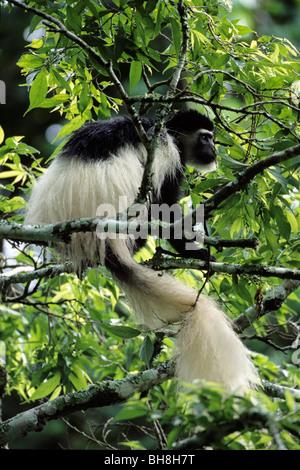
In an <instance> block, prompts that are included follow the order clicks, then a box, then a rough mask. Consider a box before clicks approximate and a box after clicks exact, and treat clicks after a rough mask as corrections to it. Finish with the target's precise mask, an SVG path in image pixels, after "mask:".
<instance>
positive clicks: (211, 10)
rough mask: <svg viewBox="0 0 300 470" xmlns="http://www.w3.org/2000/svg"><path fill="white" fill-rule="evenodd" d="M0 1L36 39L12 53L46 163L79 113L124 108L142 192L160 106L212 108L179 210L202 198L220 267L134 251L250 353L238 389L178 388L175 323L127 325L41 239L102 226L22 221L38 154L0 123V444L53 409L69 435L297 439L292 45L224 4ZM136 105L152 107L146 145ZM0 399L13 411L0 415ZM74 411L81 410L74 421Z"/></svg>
mask: <svg viewBox="0 0 300 470" xmlns="http://www.w3.org/2000/svg"><path fill="white" fill-rule="evenodd" d="M3 3H4V4H5V7H6V8H9V9H16V8H18V9H20V10H22V11H23V12H24V15H27V17H28V22H29V33H30V35H31V37H32V41H31V43H30V44H28V46H27V47H26V50H25V51H24V53H23V54H22V56H21V57H20V59H19V61H18V66H19V68H20V72H21V74H22V83H23V84H26V86H27V88H28V90H29V104H28V109H27V111H26V113H25V116H24V119H26V120H30V119H31V113H32V111H33V110H35V109H37V108H44V109H49V116H50V113H51V116H52V117H51V119H52V120H53V114H54V115H55V117H56V120H57V123H58V124H59V125H60V131H59V132H58V134H57V136H56V138H55V142H54V146H53V153H52V155H51V157H50V159H52V158H54V157H55V156H56V155H57V154H58V152H59V150H60V148H61V146H62V145H63V141H64V140H65V139H66V138H68V136H69V135H70V134H71V133H72V132H73V131H74V130H75V129H78V128H79V127H80V126H82V125H83V124H84V123H85V122H86V121H91V120H98V119H109V118H110V117H112V116H115V115H117V114H128V115H129V116H130V118H131V119H132V122H133V124H134V126H135V128H136V130H137V132H138V135H139V138H140V140H141V142H142V143H143V144H144V145H145V147H146V149H147V152H148V159H147V164H146V167H145V172H144V179H143V185H142V188H141V193H140V195H139V197H140V201H144V200H145V199H146V198H147V194H148V192H149V189H150V186H151V164H152V157H153V153H154V150H155V144H156V139H157V137H158V135H159V133H160V131H161V127H162V125H163V122H164V119H165V118H166V116H167V115H168V113H169V112H170V111H171V110H174V109H182V108H194V109H197V110H199V111H201V112H205V113H208V114H209V116H210V117H211V118H212V119H213V121H214V123H215V142H216V147H217V153H218V169H217V170H216V171H215V172H212V173H210V174H206V175H200V174H198V173H197V172H195V171H193V170H192V169H191V168H188V170H187V173H186V177H185V180H184V186H183V191H184V197H183V199H182V205H183V207H188V206H189V205H191V206H192V207H194V208H195V207H196V206H197V204H204V210H205V216H206V230H207V231H206V236H205V239H204V244H205V245H206V246H208V247H209V249H210V251H211V253H212V254H213V255H214V256H215V258H216V262H211V263H210V266H209V269H208V270H207V269H206V268H205V263H203V262H200V261H196V260H191V259H184V258H180V257H179V256H176V255H175V254H173V255H172V253H170V248H169V245H168V243H167V241H166V240H154V239H153V238H149V240H148V244H147V247H146V248H144V249H143V250H141V252H139V253H138V255H137V256H136V259H137V261H138V262H141V263H146V264H148V265H149V266H151V267H152V268H153V269H157V270H169V271H170V270H171V271H172V273H173V275H174V276H176V277H178V278H179V279H180V280H181V281H182V282H185V283H187V284H189V285H191V286H194V287H195V288H196V289H198V290H199V291H201V292H204V293H205V294H206V295H208V296H211V297H212V298H215V299H216V300H217V301H218V303H219V304H220V306H221V308H222V309H223V310H224V311H225V313H226V314H227V315H228V317H229V318H230V319H231V320H232V322H233V325H234V327H235V329H236V331H237V333H238V334H239V335H240V337H241V338H242V339H243V340H244V341H245V342H246V344H247V345H248V347H249V348H250V349H251V350H252V354H253V358H254V362H255V365H256V367H257V369H258V371H259V374H260V377H261V379H262V386H261V387H260V388H259V389H258V390H256V391H251V392H250V393H249V395H247V396H245V397H240V396H238V395H235V394H234V393H233V394H230V395H229V396H228V395H224V393H223V391H222V389H221V387H220V386H218V384H208V383H207V384H203V386H202V387H201V388H199V386H198V385H195V384H190V385H189V387H188V388H187V389H185V390H184V392H181V391H180V392H178V391H177V389H176V378H174V364H173V359H172V357H173V355H172V350H173V339H174V338H173V337H174V332H172V331H171V330H170V331H169V330H168V329H164V330H162V331H156V332H153V331H149V330H147V329H146V328H145V326H144V325H137V324H136V323H134V321H133V319H132V317H131V315H130V310H129V307H128V306H127V304H126V299H125V298H124V296H123V294H122V292H121V291H119V289H118V287H117V286H116V284H115V282H114V280H113V278H112V277H111V275H110V273H109V272H108V271H107V270H106V269H105V268H103V267H101V266H100V267H99V268H98V269H89V270H87V271H86V272H84V273H82V275H81V276H78V275H77V274H76V272H74V268H73V266H72V264H71V263H66V262H62V261H60V260H57V259H55V258H51V257H50V256H49V252H50V251H51V248H50V249H49V245H51V242H53V241H62V242H63V243H67V242H68V241H69V240H70V237H71V236H72V233H75V232H78V231H95V230H96V229H97V227H99V224H102V226H101V227H102V229H103V230H104V229H105V223H103V221H101V220H99V218H96V214H95V218H93V219H84V220H77V221H66V223H65V224H60V225H57V226H45V227H38V226H24V225H23V224H22V222H23V217H24V208H26V200H27V197H28V194H29V192H30V190H31V187H32V185H33V182H34V180H35V179H36V178H37V177H38V176H39V175H41V174H42V173H43V172H44V171H45V168H46V167H47V165H48V163H49V162H48V161H46V159H45V158H44V156H43V155H42V154H40V152H39V149H36V148H33V147H32V146H30V145H28V144H26V136H10V135H5V125H3V127H0V143H1V148H0V165H1V173H0V178H1V194H0V211H1V215H2V220H1V221H0V238H2V239H5V240H6V243H7V244H9V245H10V246H11V248H12V249H13V251H12V255H10V256H7V255H5V254H4V255H3V256H2V257H1V265H0V266H1V274H0V292H1V304H0V310H1V315H0V340H1V343H0V346H1V348H2V349H0V358H2V361H1V360H0V372H1V374H0V391H1V394H2V395H3V397H2V401H3V403H4V407H3V410H2V418H3V423H2V424H0V443H1V444H2V445H5V444H8V446H12V447H13V446H14V445H16V446H18V445H19V446H20V445H21V442H22V440H23V439H24V436H27V434H29V433H30V432H32V431H39V430H41V429H42V428H43V427H44V425H45V424H46V423H47V422H48V421H57V420H58V419H60V418H61V419H62V420H63V423H64V425H65V426H66V428H68V429H69V430H70V432H72V433H73V434H72V436H73V440H72V445H73V446H74V448H83V447H85V446H87V447H92V448H100V449H108V450H120V449H134V450H140V449H164V450H184V449H193V450H197V449H232V450H240V449H281V450H282V449H299V447H300V427H299V416H300V412H299V399H300V392H299V385H300V376H299V363H300V359H299V358H300V349H299V348H300V339H299V338H300V320H299V286H300V251H299V246H300V245H299V214H300V208H299V179H300V178H299V162H300V127H299V109H300V108H299V105H300V80H299V74H300V62H299V52H298V50H297V48H296V47H295V46H294V45H293V44H292V43H291V42H290V41H289V40H287V39H282V38H279V37H275V36H264V35H259V34H258V33H257V32H255V31H253V30H251V29H250V28H249V27H248V26H245V25H243V24H241V22H240V21H238V20H235V19H232V18H231V17H230V11H231V2H230V1H229V0H225V1H222V2H218V1H213V2H208V1H206V0H191V1H188V0H174V1H168V2H167V1H164V0H150V1H147V2H146V1H139V0H114V1H104V0H103V1H100V0H99V1H98V0H75V1H73V0H72V1H71V0H67V1H66V2H64V3H55V2H54V3H53V2H50V1H48V0H39V1H38V2H30V1H26V2H20V1H18V0H8V1H6V2H3ZM0 78H1V77H0ZM20 81H21V80H20ZM7 85H8V84H7ZM1 106H5V105H4V104H1ZM145 115H150V116H151V117H152V118H153V119H155V120H156V126H155V131H154V135H153V138H152V139H151V140H148V138H147V136H146V135H145V132H144V129H143V127H142V125H141V117H142V116H145ZM49 119H50V117H49ZM116 224H118V221H116ZM4 253H5V252H4ZM10 397H13V399H14V401H15V402H22V403H24V402H25V403H26V410H25V409H23V408H22V409H21V413H19V414H17V412H15V413H11V414H10V415H7V414H6V411H5V403H6V400H9V398H10ZM78 410H86V412H85V414H84V415H80V418H78V415H76V413H75V412H76V411H78ZM91 410H93V411H91ZM72 412H74V413H75V415H73V414H71V415H70V413H72ZM69 416H70V418H69ZM74 416H75V417H74ZM72 419H73V421H72ZM46 431H47V429H45V431H44V432H46ZM77 435H78V436H80V441H77V438H76V437H74V436H77ZM61 439H62V440H63V439H64V438H63V437H62V438H61ZM57 440H59V437H58V438H57ZM25 443H26V440H25ZM25 445H26V444H25ZM27 445H28V446H30V445H33V446H34V445H35V444H30V441H29V444H27Z"/></svg>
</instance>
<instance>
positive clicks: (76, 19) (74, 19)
mask: <svg viewBox="0 0 300 470" xmlns="http://www.w3.org/2000/svg"><path fill="white" fill-rule="evenodd" d="M67 25H68V27H69V28H71V29H73V30H74V31H75V33H78V32H79V31H80V30H81V15H80V14H78V12H77V11H76V9H75V8H71V7H67Z"/></svg>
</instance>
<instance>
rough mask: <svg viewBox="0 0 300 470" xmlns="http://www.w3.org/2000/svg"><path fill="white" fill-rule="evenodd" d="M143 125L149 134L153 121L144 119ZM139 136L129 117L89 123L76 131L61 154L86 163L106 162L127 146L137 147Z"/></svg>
mask: <svg viewBox="0 0 300 470" xmlns="http://www.w3.org/2000/svg"><path fill="white" fill-rule="evenodd" d="M142 124H143V127H144V129H145V131H146V132H147V131H148V130H149V129H150V128H151V127H152V126H153V121H151V120H150V119H146V118H143V119H142ZM139 142H140V139H139V137H138V134H137V132H136V130H135V128H134V125H133V124H132V121H131V119H130V118H129V117H128V116H121V117H116V118H114V119H112V120H111V121H95V122H89V123H87V124H85V125H83V126H82V127H80V129H78V130H76V131H75V132H74V133H73V134H72V136H71V138H70V139H69V140H68V142H67V143H66V144H65V146H64V148H63V151H62V153H61V156H62V157H65V156H66V157H74V156H77V157H79V158H81V159H82V160H85V161H98V160H105V159H107V158H109V157H110V155H111V154H114V153H116V152H117V151H118V149H119V148H120V147H124V146H125V145H129V144H131V145H134V146H135V145H137V144H138V143H139Z"/></svg>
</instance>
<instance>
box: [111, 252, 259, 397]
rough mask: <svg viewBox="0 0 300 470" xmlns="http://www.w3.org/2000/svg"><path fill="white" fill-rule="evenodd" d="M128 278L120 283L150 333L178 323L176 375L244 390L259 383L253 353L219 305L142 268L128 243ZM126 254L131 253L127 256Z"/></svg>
mask: <svg viewBox="0 0 300 470" xmlns="http://www.w3.org/2000/svg"><path fill="white" fill-rule="evenodd" d="M113 250H114V253H115V254H116V255H118V253H119V254H120V255H121V254H122V263H123V265H124V263H125V264H126V267H127V269H128V277H127V279H126V280H125V281H124V279H123V280H121V281H118V283H119V285H120V286H121V287H122V289H123V290H124V292H125V295H126V297H127V299H128V301H129V303H130V305H131V307H132V309H133V311H134V313H135V315H136V318H137V320H138V321H139V322H142V323H145V324H146V325H148V326H149V327H150V328H151V329H156V328H161V327H162V326H166V325H169V324H177V327H178V332H177V336H176V344H177V348H176V349H177V352H178V357H177V376H178V377H179V379H180V381H181V382H192V381H193V380H195V379H202V380H205V381H209V382H217V383H220V384H222V385H224V386H225V387H226V388H228V389H229V390H231V389H233V388H235V389H239V390H240V391H242V392H245V391H246V390H247V389H248V388H249V387H254V386H255V385H257V384H258V383H259V378H258V375H257V372H256V369H255V367H254V365H253V363H252V360H251V359H250V357H249V351H248V349H247V348H246V347H245V346H244V345H243V343H242V341H241V340H240V339H239V338H238V336H237V335H236V333H235V332H234V330H233V328H232V326H231V324H230V321H229V320H228V318H227V317H226V316H225V315H224V313H223V312H222V311H221V310H220V309H219V308H218V306H217V305H216V303H215V302H214V301H212V300H210V299H208V298H207V297H205V296H203V295H200V296H199V297H198V293H197V292H196V291H195V290H194V289H192V288H190V287H188V286H186V285H185V284H183V283H182V282H180V281H178V280H177V279H176V278H174V277H172V276H170V275H168V274H161V273H157V272H155V271H153V270H151V269H148V268H147V267H144V266H142V265H139V264H137V263H136V262H135V261H134V260H133V259H132V258H131V256H130V252H129V251H128V250H126V247H125V245H123V246H122V248H121V244H120V243H114V244H113ZM125 253H126V254H125Z"/></svg>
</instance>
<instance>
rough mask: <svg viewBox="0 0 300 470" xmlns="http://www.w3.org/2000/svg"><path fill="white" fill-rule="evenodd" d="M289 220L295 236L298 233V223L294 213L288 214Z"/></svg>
mask: <svg viewBox="0 0 300 470" xmlns="http://www.w3.org/2000/svg"><path fill="white" fill-rule="evenodd" d="M286 216H287V219H288V221H289V223H290V226H291V228H292V230H293V232H294V234H295V235H297V233H298V221H297V219H296V217H295V216H294V214H293V213H292V212H286Z"/></svg>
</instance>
